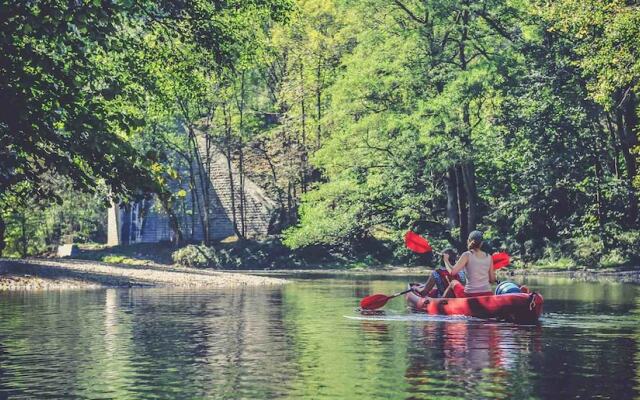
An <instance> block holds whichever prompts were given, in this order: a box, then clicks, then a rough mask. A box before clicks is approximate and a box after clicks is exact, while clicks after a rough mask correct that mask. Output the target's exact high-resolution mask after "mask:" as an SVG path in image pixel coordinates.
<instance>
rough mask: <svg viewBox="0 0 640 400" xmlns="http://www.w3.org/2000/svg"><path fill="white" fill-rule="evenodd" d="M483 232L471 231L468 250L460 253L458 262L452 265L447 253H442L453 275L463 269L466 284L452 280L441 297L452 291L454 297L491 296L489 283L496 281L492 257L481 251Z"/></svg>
mask: <svg viewBox="0 0 640 400" xmlns="http://www.w3.org/2000/svg"><path fill="white" fill-rule="evenodd" d="M482 240H483V234H482V232H480V231H473V232H471V233H470V234H469V239H468V241H467V248H468V249H469V250H468V251H465V252H464V253H462V256H460V259H459V260H458V262H457V263H456V264H455V265H454V266H452V265H451V263H450V261H449V256H448V254H446V253H445V254H443V256H442V257H443V259H444V263H445V265H446V266H447V268H449V269H450V274H451V275H452V276H455V275H456V274H458V273H459V272H461V271H463V270H464V271H465V275H466V278H467V283H466V285H462V283H460V282H459V281H457V280H452V281H451V284H450V285H449V287H448V288H447V290H446V291H445V294H444V296H443V297H446V296H447V294H448V293H449V292H450V291H452V292H453V294H454V295H455V296H456V297H479V296H491V295H492V294H493V293H492V292H491V284H492V283H495V282H496V273H495V271H494V269H493V259H492V258H491V256H490V255H489V254H487V253H486V252H484V251H482V249H481V246H482Z"/></svg>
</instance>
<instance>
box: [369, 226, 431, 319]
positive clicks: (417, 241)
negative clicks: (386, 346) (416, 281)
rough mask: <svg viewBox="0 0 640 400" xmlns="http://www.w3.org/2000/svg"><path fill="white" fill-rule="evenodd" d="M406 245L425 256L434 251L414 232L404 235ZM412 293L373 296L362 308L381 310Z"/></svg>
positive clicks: (427, 242) (407, 291)
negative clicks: (395, 299) (402, 296)
mask: <svg viewBox="0 0 640 400" xmlns="http://www.w3.org/2000/svg"><path fill="white" fill-rule="evenodd" d="M404 243H405V244H406V245H407V247H408V248H409V249H410V250H412V251H413V252H415V253H420V254H424V253H428V252H430V251H433V248H432V247H431V245H430V244H429V241H427V239H425V238H423V237H422V236H420V235H418V234H417V233H415V232H413V231H407V233H405V234H404ZM410 291H411V289H407V290H405V291H403V292H400V293H396V294H392V295H391V296H387V295H384V294H372V295H371V296H367V297H365V298H364V299H362V300H361V301H360V308H361V309H363V310H375V309H376V308H380V307H382V306H384V305H385V304H387V301H389V300H391V299H393V298H394V297H398V296H401V295H403V294H405V293H409V292H410Z"/></svg>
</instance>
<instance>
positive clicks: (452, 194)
mask: <svg viewBox="0 0 640 400" xmlns="http://www.w3.org/2000/svg"><path fill="white" fill-rule="evenodd" d="M445 184H446V187H447V217H448V221H449V229H453V228H456V227H457V226H458V225H459V223H460V220H459V219H458V195H457V182H456V171H455V169H454V168H449V170H448V171H447V175H446V177H445Z"/></svg>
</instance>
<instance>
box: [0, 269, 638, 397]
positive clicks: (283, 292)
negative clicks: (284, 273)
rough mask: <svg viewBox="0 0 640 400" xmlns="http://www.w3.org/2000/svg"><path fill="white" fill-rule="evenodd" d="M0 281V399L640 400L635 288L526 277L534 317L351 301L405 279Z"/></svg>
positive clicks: (390, 288)
mask: <svg viewBox="0 0 640 400" xmlns="http://www.w3.org/2000/svg"><path fill="white" fill-rule="evenodd" d="M292 279H293V280H294V283H292V284H289V285H286V286H283V287H277V288H245V289H236V290H198V291H194V290H189V291H185V290H175V289H109V290H102V291H66V292H51V293H6V292H5V293H0V399H5V398H9V399H14V398H15V399H23V398H24V399H26V398H34V399H47V398H87V399H104V398H118V399H126V398H131V399H151V398H154V399H155V398H176V399H178V398H180V399H192V398H212V399H240V398H245V399H272V398H291V399H302V398H309V399H378V398H386V399H436V398H447V399H455V398H466V399H480V398H491V399H493V398H498V399H501V398H516V399H521V398H526V399H553V398H557V399H569V398H603V399H605V398H608V399H640V323H639V321H640V286H634V285H629V284H616V283H583V282H574V281H570V280H568V279H563V278H548V279H537V278H529V279H528V280H527V282H526V283H527V284H528V285H529V287H531V288H534V289H537V290H539V291H541V292H542V293H543V295H544V297H545V311H544V316H543V319H542V321H541V324H540V325H539V326H529V327H519V326H514V325H510V324H501V323H492V322H486V321H479V320H473V319H462V318H457V319H447V318H434V317H427V316H424V315H418V314H410V313H408V312H407V310H406V306H405V303H404V300H403V299H402V298H397V299H394V300H392V301H390V302H389V303H388V304H387V306H386V307H385V310H386V313H385V315H384V316H380V317H375V318H369V319H358V318H362V317H361V316H360V315H359V314H357V313H356V312H355V311H354V309H355V308H356V306H357V304H358V300H359V299H360V298H362V297H363V296H366V295H368V294H372V293H386V294H391V293H393V292H396V291H399V290H402V289H403V288H404V285H405V283H404V282H406V281H407V280H408V279H409V278H402V277H376V276H368V277H363V276H358V277H349V276H344V275H342V276H329V275H295V276H293V277H292Z"/></svg>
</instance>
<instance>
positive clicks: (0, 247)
mask: <svg viewBox="0 0 640 400" xmlns="http://www.w3.org/2000/svg"><path fill="white" fill-rule="evenodd" d="M6 229H7V225H6V224H5V222H4V219H3V218H2V214H1V213H0V257H2V252H3V251H4V249H5V247H7V243H6V242H5V238H4V234H5V232H6Z"/></svg>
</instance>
